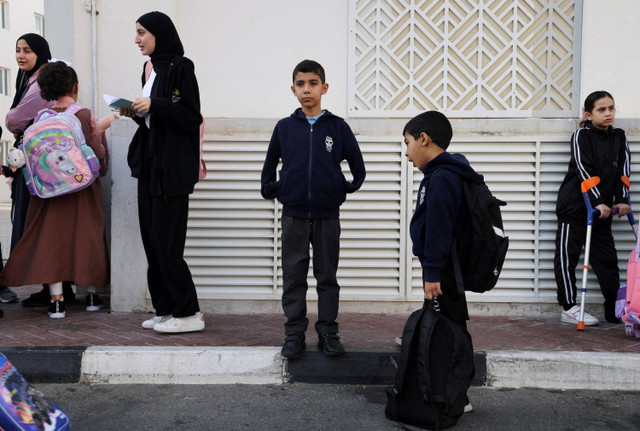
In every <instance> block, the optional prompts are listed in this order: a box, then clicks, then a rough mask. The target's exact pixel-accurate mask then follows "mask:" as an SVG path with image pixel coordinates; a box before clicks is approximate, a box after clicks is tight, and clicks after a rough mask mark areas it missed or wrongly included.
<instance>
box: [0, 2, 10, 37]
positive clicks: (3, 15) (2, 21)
mask: <svg viewBox="0 0 640 431" xmlns="http://www.w3.org/2000/svg"><path fill="white" fill-rule="evenodd" d="M0 28H2V29H5V30H7V29H9V2H7V1H5V0H0Z"/></svg>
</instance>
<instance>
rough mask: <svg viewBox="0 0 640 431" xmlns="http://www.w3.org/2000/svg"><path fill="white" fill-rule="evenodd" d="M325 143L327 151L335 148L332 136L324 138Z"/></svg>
mask: <svg viewBox="0 0 640 431" xmlns="http://www.w3.org/2000/svg"><path fill="white" fill-rule="evenodd" d="M324 145H325V146H326V147H327V151H328V152H331V150H333V138H332V137H331V136H327V137H326V138H324Z"/></svg>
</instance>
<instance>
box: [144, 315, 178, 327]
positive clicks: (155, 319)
mask: <svg viewBox="0 0 640 431" xmlns="http://www.w3.org/2000/svg"><path fill="white" fill-rule="evenodd" d="M172 317H173V316H172V315H170V314H169V315H168V316H155V317H152V318H151V319H149V320H145V321H144V322H142V327H143V328H144V329H153V327H154V326H156V325H157V324H158V323H162V322H165V321H167V320H169V319H171V318H172Z"/></svg>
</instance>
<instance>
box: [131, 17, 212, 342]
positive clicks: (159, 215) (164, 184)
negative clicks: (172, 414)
mask: <svg viewBox="0 0 640 431" xmlns="http://www.w3.org/2000/svg"><path fill="white" fill-rule="evenodd" d="M135 43H136V44H137V45H138V47H139V48H140V50H141V52H142V54H143V55H148V56H149V57H151V60H150V61H151V65H152V66H153V70H151V71H150V73H149V76H148V78H147V76H146V73H145V72H143V74H142V86H143V88H142V96H143V97H139V98H136V99H135V100H134V102H133V106H132V108H133V110H135V112H136V113H138V114H139V115H143V116H142V117H140V116H137V115H136V114H135V113H134V111H132V110H131V109H126V108H124V109H121V110H120V114H121V115H125V116H127V117H130V118H133V119H134V121H136V122H137V123H138V125H139V126H138V130H137V132H136V134H135V136H134V137H133V140H132V141H131V144H130V146H129V154H128V163H129V167H130V168H131V175H132V176H133V177H135V178H137V179H138V217H139V220H140V231H141V236H142V243H143V246H144V250H145V253H146V256H147V262H148V265H149V266H148V269H147V281H148V285H149V293H150V294H151V302H152V304H153V307H154V308H155V311H156V316H155V317H153V318H151V319H148V320H145V321H144V322H143V323H142V327H143V328H145V329H154V330H155V331H158V332H164V333H178V332H192V331H201V330H203V329H204V317H203V315H202V314H201V313H200V306H199V304H198V297H197V295H196V289H195V285H194V283H193V279H192V277H191V272H190V271H189V267H188V266H187V263H186V262H185V260H184V245H185V240H186V235H187V219H188V211H189V195H190V194H191V193H193V189H194V186H195V184H196V183H197V182H198V167H199V154H200V147H199V135H200V132H199V128H200V124H201V123H202V116H201V115H200V93H199V90H198V82H197V81H196V77H195V73H194V65H193V62H192V61H191V60H189V59H188V58H186V57H184V56H183V54H184V49H183V47H182V42H181V41H180V37H179V36H178V32H177V30H176V28H175V26H174V25H173V22H172V21H171V18H169V17H168V16H167V15H165V14H163V13H161V12H150V13H147V14H145V15H142V16H141V17H140V18H139V19H138V20H137V22H136V38H135Z"/></svg>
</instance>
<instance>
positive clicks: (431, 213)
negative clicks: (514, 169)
mask: <svg viewBox="0 0 640 431" xmlns="http://www.w3.org/2000/svg"><path fill="white" fill-rule="evenodd" d="M402 134H403V136H404V142H405V144H406V145H407V151H406V153H405V155H406V156H407V158H408V159H409V161H411V162H413V165H414V166H415V167H416V168H418V169H420V170H421V171H422V172H423V173H424V177H423V179H422V182H421V183H420V188H419V189H418V199H417V202H416V210H415V212H414V213H413V217H412V218H411V224H410V235H411V241H412V243H413V254H414V255H415V256H416V257H417V258H418V259H419V260H420V265H421V266H422V281H423V286H424V299H425V300H426V301H436V298H437V305H436V304H434V307H435V308H436V309H438V310H439V311H440V312H441V313H442V314H443V315H445V316H447V317H448V318H449V319H451V320H452V321H454V322H456V323H457V324H458V325H460V327H461V328H462V329H463V330H464V332H465V333H466V335H467V337H469V340H471V335H470V334H469V332H467V322H466V321H467V320H469V313H468V310H467V301H466V297H465V294H464V292H459V291H458V288H457V285H456V277H455V272H454V269H453V256H452V252H451V247H452V245H453V242H454V241H456V240H457V238H459V237H460V235H461V233H462V230H463V228H464V227H465V226H466V224H467V223H468V218H469V214H468V210H467V208H466V206H465V205H464V203H463V196H462V181H463V180H466V181H473V182H477V183H481V182H482V181H483V180H484V178H483V177H482V175H480V174H478V173H477V172H476V171H474V170H473V168H472V167H471V166H470V165H469V162H468V161H467V159H466V158H465V157H464V156H463V155H462V154H451V153H449V152H447V151H446V149H447V148H448V147H449V143H450V142H451V137H452V136H453V131H452V129H451V123H450V122H449V120H448V119H447V117H446V116H444V114H441V113H440V112H437V111H428V112H424V113H422V114H420V115H418V116H416V117H414V118H413V119H412V120H410V121H409V122H408V123H407V125H406V126H405V127H404V130H403V132H402ZM471 410H472V407H471V404H470V403H467V406H465V410H464V411H465V412H468V411H471Z"/></svg>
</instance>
